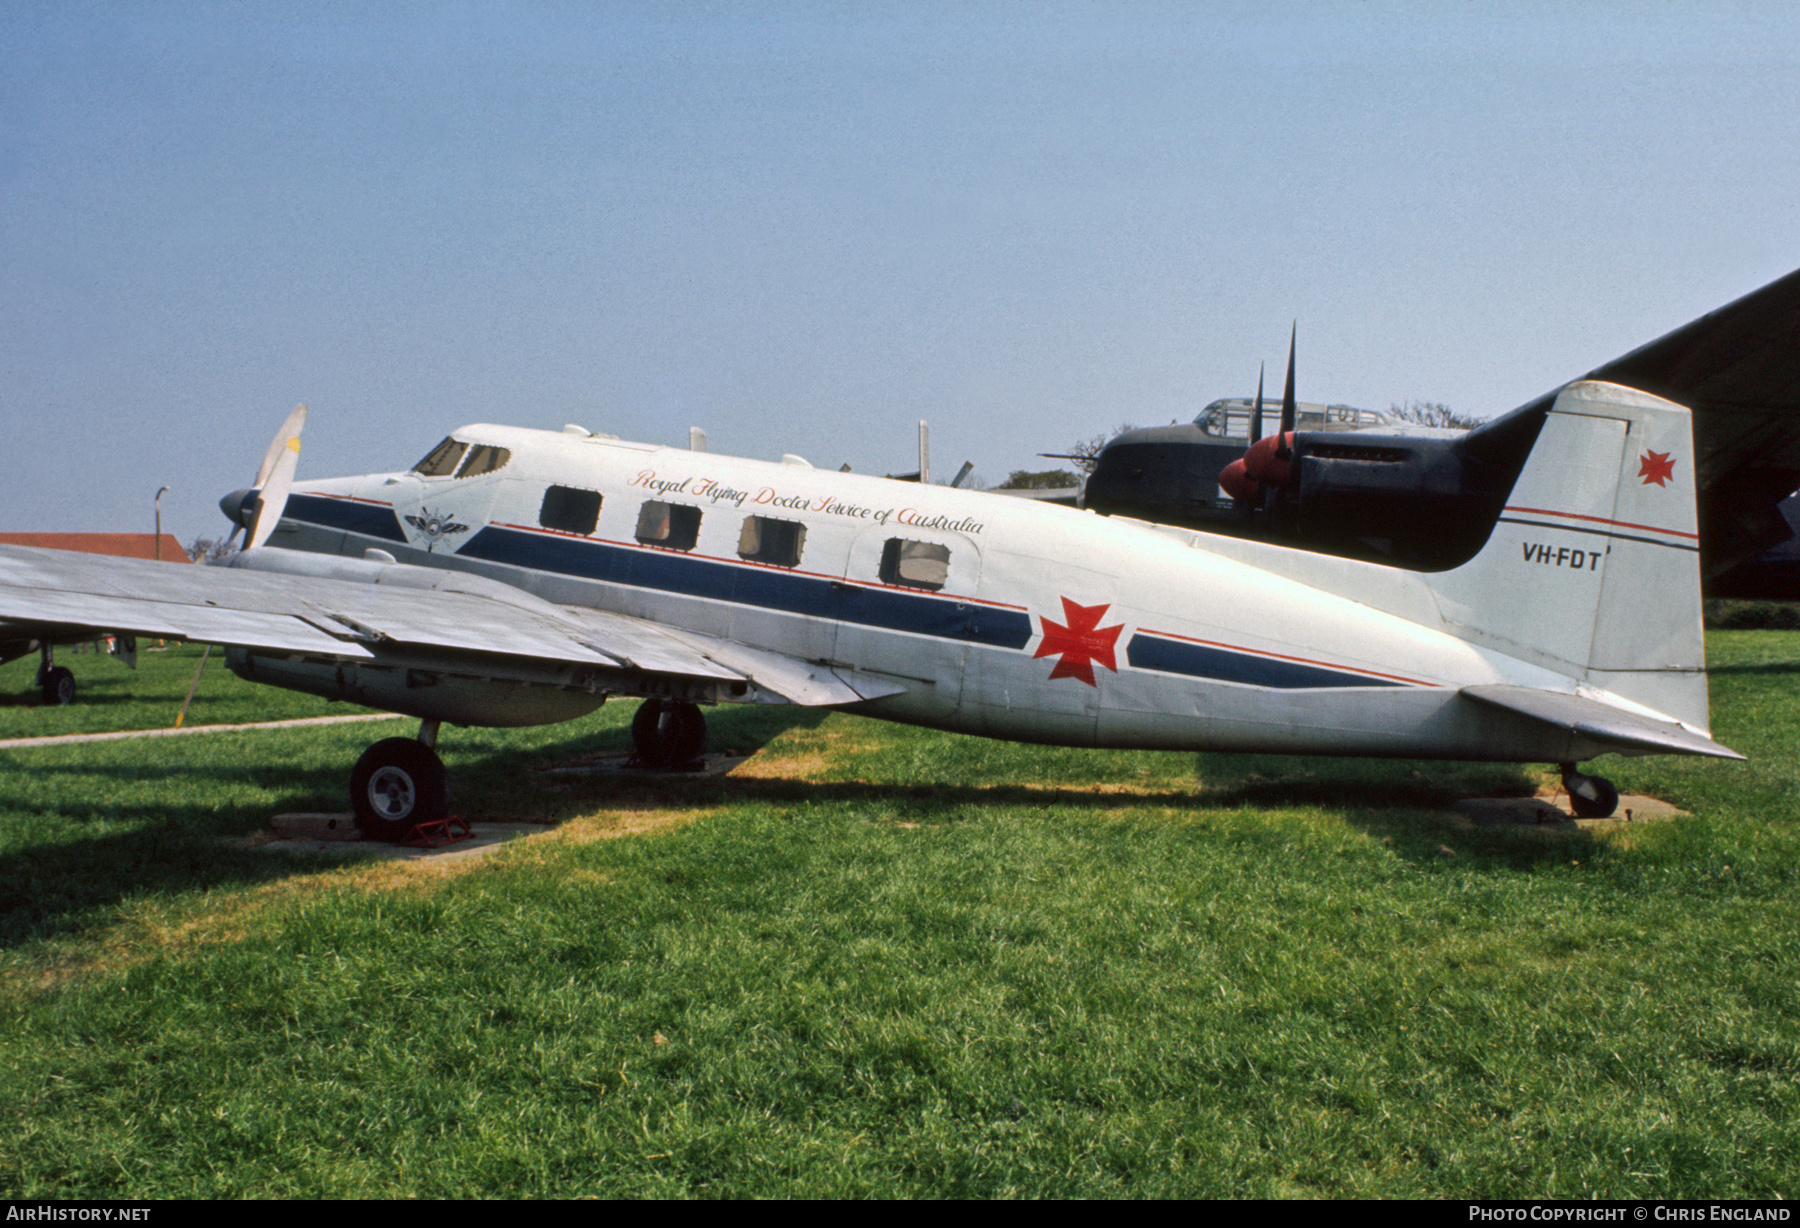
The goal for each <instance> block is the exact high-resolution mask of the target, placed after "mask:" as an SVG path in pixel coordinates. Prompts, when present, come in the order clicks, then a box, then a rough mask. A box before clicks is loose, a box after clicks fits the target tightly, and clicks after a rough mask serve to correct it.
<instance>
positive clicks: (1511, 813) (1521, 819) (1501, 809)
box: [1456, 789, 1687, 831]
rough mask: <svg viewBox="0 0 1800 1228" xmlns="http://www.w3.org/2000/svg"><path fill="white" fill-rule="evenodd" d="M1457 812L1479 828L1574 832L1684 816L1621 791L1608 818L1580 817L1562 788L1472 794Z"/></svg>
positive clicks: (1666, 805) (1652, 800)
mask: <svg viewBox="0 0 1800 1228" xmlns="http://www.w3.org/2000/svg"><path fill="white" fill-rule="evenodd" d="M1456 811H1457V813H1458V814H1459V815H1460V816H1461V817H1462V818H1464V819H1466V820H1467V821H1469V822H1470V823H1473V824H1475V825H1477V826H1479V827H1499V826H1508V825H1511V826H1529V827H1539V828H1549V829H1552V830H1554V829H1557V828H1561V829H1562V830H1564V831H1574V830H1578V829H1581V828H1592V827H1595V826H1597V825H1610V824H1614V823H1654V822H1661V821H1663V820H1667V819H1673V818H1677V817H1685V816H1686V814H1687V811H1685V810H1677V809H1676V808H1675V807H1673V806H1671V805H1669V803H1667V802H1665V801H1662V800H1661V799H1660V798H1654V797H1646V796H1644V795H1643V794H1642V793H1621V794H1620V795H1619V808H1618V809H1617V810H1615V811H1613V814H1612V817H1611V818H1607V819H1578V818H1576V817H1575V815H1574V812H1573V811H1571V810H1570V809H1569V795H1568V794H1567V793H1564V792H1563V791H1562V790H1561V789H1556V790H1546V791H1545V792H1543V793H1540V794H1539V795H1538V796H1536V797H1469V798H1464V799H1463V800H1462V801H1460V802H1457V803H1456Z"/></svg>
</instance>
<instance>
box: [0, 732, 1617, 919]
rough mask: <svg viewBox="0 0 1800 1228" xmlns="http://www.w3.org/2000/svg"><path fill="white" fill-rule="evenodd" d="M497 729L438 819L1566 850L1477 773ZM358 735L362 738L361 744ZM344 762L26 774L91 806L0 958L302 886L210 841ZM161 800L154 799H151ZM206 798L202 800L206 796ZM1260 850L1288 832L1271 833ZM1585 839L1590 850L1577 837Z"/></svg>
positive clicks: (32, 858)
mask: <svg viewBox="0 0 1800 1228" xmlns="http://www.w3.org/2000/svg"><path fill="white" fill-rule="evenodd" d="M830 715H831V713H830V712H829V711H827V710H824V709H806V708H791V707H741V708H728V709H720V710H718V711H716V712H715V713H714V714H713V715H712V716H711V717H710V718H709V725H710V726H711V743H712V745H714V746H719V747H730V748H732V749H734V750H737V751H739V752H740V753H753V752H755V751H757V750H760V749H761V748H762V747H764V746H766V745H767V744H768V743H769V742H770V741H771V740H773V739H774V738H776V737H778V736H780V735H782V734H784V733H787V732H789V731H790V730H796V729H807V728H813V727H816V726H817V725H819V724H820V723H821V722H823V721H824V720H826V719H827V718H828V717H829V716H830ZM514 737H515V735H512V734H509V733H507V732H505V731H491V730H454V731H447V732H446V734H445V736H444V739H443V741H442V742H441V743H440V750H441V751H442V752H443V753H444V754H445V757H446V759H447V760H448V762H449V764H450V767H451V772H452V780H453V787H454V795H453V802H452V808H453V810H455V811H458V812H460V813H464V814H467V815H469V816H470V817H471V818H473V819H475V820H476V821H477V822H480V821H482V820H486V821H490V822H495V821H514V822H519V821H523V822H535V823H542V824H545V825H555V824H559V823H562V822H566V821H568V820H570V819H573V818H576V817H579V816H583V815H588V814H592V813H594V812H595V811H597V810H605V809H635V810H684V809H692V810H713V809H718V808H721V807H726V806H731V805H759V804H760V805H766V806H772V807H779V808H802V807H809V806H843V805H849V806H853V807H855V808H857V809H858V810H862V811H865V812H871V813H875V814H878V815H882V816H884V817H889V818H891V819H893V820H895V821H907V820H910V821H916V822H920V823H956V822H967V821H972V820H978V819H981V818H983V817H987V816H989V815H991V814H993V813H995V812H998V811H1020V810H1026V811H1031V810H1037V811H1043V810H1049V809H1052V808H1057V809H1064V810H1070V811H1078V812H1087V813H1090V814H1098V815H1107V816H1111V817H1117V818H1121V819H1127V820H1129V819H1132V818H1134V817H1141V818H1142V819H1143V820H1145V821H1151V820H1154V821H1159V822H1160V821H1163V820H1164V819H1165V818H1166V816H1167V815H1168V813H1169V812H1191V811H1197V810H1202V809H1204V810H1213V811H1217V810H1234V809H1243V808H1250V809H1267V810H1282V809H1293V808H1318V809H1324V810H1328V811H1332V812H1336V813H1337V814H1339V815H1341V816H1342V818H1343V819H1344V821H1346V822H1348V823H1350V824H1351V825H1353V826H1355V827H1357V828H1359V829H1360V830H1363V831H1365V832H1367V833H1368V834H1370V835H1372V836H1375V837H1378V838H1380V839H1382V841H1383V843H1384V844H1387V845H1388V846H1389V847H1390V848H1391V849H1392V851H1393V853H1394V855H1395V856H1398V857H1402V858H1407V859H1412V860H1417V861H1420V862H1424V861H1426V860H1428V859H1432V858H1439V857H1442V856H1443V855H1444V850H1445V848H1446V846H1447V847H1448V848H1449V850H1450V851H1451V855H1453V856H1463V857H1466V858H1470V859H1472V860H1474V861H1476V862H1480V861H1482V860H1484V859H1493V858H1498V859H1500V860H1501V861H1504V862H1506V863H1507V864H1509V865H1520V864H1528V863H1530V862H1532V861H1535V860H1542V859H1545V858H1549V859H1554V860H1560V859H1562V858H1565V857H1567V856H1568V855H1569V854H1570V849H1571V848H1572V847H1573V845H1572V844H1571V843H1570V841H1572V840H1577V839H1583V840H1585V838H1584V837H1577V836H1575V835H1571V836H1568V837H1565V838H1564V839H1563V840H1559V841H1556V842H1555V843H1554V845H1550V844H1546V843H1545V842H1544V841H1543V840H1542V839H1536V838H1533V837H1536V836H1537V833H1535V832H1527V833H1524V835H1523V837H1521V835H1520V834H1518V833H1513V832H1505V831H1499V832H1496V831H1493V830H1490V829H1472V828H1469V827H1468V826H1467V825H1466V824H1459V823H1458V822H1457V821H1456V820H1455V819H1454V818H1452V817H1450V816H1449V815H1448V814H1447V813H1446V812H1447V810H1448V808H1449V806H1450V805H1451V804H1452V803H1453V802H1454V801H1456V800H1457V799H1458V798H1461V797H1465V796H1470V795H1472V794H1474V793H1477V792H1482V793H1486V794H1490V795H1491V794H1501V795H1505V794H1511V795H1529V794H1531V793H1532V792H1533V791H1534V790H1535V788H1536V781H1535V780H1534V779H1532V778H1531V777H1530V776H1529V775H1528V774H1527V770H1526V769H1525V768H1522V767H1517V766H1512V765H1493V764H1478V765H1469V764H1435V763H1421V764H1411V763H1402V762H1391V761H1385V762H1373V761H1366V760H1340V759H1321V758H1298V757H1295V758H1285V757H1280V756H1238V755H1202V756H1200V757H1199V758H1198V760H1197V761H1196V766H1197V769H1198V773H1199V777H1200V779H1199V780H1197V781H1195V782H1194V783H1193V784H1191V785H1179V784H1178V785H1168V784H1161V785H1156V784H1150V785H1145V786H1142V787H1130V786H1125V787H1121V786H1118V785H1116V784H1113V785H1100V786H1094V787H1088V786H1084V785H1081V784H1046V785H1033V784H1030V783H1028V782H1026V781H1022V780H1016V779H1015V780H1004V779H1003V780H998V781H995V782H994V783H972V782H971V783H957V782H954V781H932V782H929V783H918V784H913V783H899V782H891V781H854V780H853V781H815V780H809V779H805V778H803V777H802V776H800V775H799V774H798V771H797V772H796V775H794V776H791V777H790V776H780V775H773V776H771V775H761V776H753V775H749V774H744V775H723V776H719V775H712V776H707V775H699V774H695V775H693V776H684V775H681V774H658V773H647V772H644V773H640V772H633V771H622V772H621V771H612V772H603V773H596V774H593V775H577V776H564V775H558V776H554V777H553V776H549V775H547V774H546V772H545V771H544V769H545V768H548V767H551V766H554V765H558V764H567V763H569V762H571V761H581V760H592V759H594V758H596V757H599V756H603V755H606V754H609V753H611V754H623V753H625V752H627V751H628V750H629V748H630V732H629V729H628V728H627V727H626V726H625V725H623V724H615V725H612V726H609V727H607V728H602V729H598V730H596V729H592V728H589V729H584V730H581V731H579V732H576V731H574V730H573V729H571V733H570V736H568V737H565V738H562V739H559V740H557V741H553V742H545V743H540V744H538V745H535V746H532V747H530V748H520V747H519V746H518V745H517V742H516V740H511V739H513V738H514ZM373 740H374V739H371V741H373ZM349 766H350V764H349V763H348V762H341V763H334V762H323V763H318V764H317V765H316V766H310V765H301V764H297V763H294V762H292V760H291V757H290V758H289V760H288V761H287V762H283V763H280V764H273V763H271V762H269V761H267V760H264V761H260V762H244V761H243V760H241V759H239V760H230V759H226V760H223V761H220V762H216V763H208V764H199V765H195V764H187V765H183V766H181V767H180V768H179V769H175V768H166V767H165V768H161V769H157V768H153V767H150V766H147V765H145V764H141V763H129V762H128V763H99V764H93V763H78V764H33V765H32V766H31V767H30V769H29V770H30V771H31V773H32V774H33V775H34V776H44V775H49V774H62V773H66V774H67V775H68V776H70V777H72V778H73V777H85V778H88V779H95V778H98V779H101V780H105V781H108V782H111V783H110V784H109V786H108V788H107V791H106V792H105V793H104V795H102V794H100V793H98V792H90V793H87V794H82V793H81V792H80V791H79V789H78V788H74V787H72V788H71V789H70V790H69V791H68V794H67V800H61V799H60V796H59V800H58V802H56V803H55V804H53V805H52V806H50V807H47V808H46V807H43V806H38V807H37V808H36V812H37V813H38V814H41V815H43V816H44V818H45V820H46V821H47V822H49V823H54V822H56V821H61V822H63V823H66V824H70V825H72V826H73V827H74V828H75V830H76V833H77V834H74V835H72V836H70V837H69V838H65V839H62V840H60V841H59V840H56V839H54V838H52V839H51V840H48V841H46V842H43V843H39V844H35V845H32V846H30V847H25V848H15V849H14V851H11V852H7V853H0V948H8V947H14V946H18V945H20V944H23V943H27V942H30V941H33V940H37V939H42V938H45V937H50V936H53V935H57V934H67V933H76V932H81V931H83V930H86V929H89V928H92V927H94V926H96V925H105V924H108V923H110V921H111V920H112V917H111V916H110V914H111V911H112V910H113V909H114V908H115V907H116V906H117V905H118V904H120V903H121V902H122V901H124V900H126V899H127V898H130V897H133V896H156V895H160V894H164V893H178V892H197V891H206V890H209V889H213V888H225V887H234V886H245V885H252V884H257V883H263V882H269V881H273V880H279V879H281V878H284V877H288V876H291V875H294V874H306V873H313V872H316V871H317V870H318V869H319V868H320V862H319V860H318V859H317V858H316V857H312V856H308V855H303V854H295V855H291V856H280V855H271V854H269V853H266V852H260V851H255V850H252V849H247V848H236V847H232V846H230V845H229V844H226V843H224V842H223V841H222V840H221V837H224V836H234V835H242V834H245V833H246V831H248V830H251V829H253V828H254V829H261V828H262V826H263V825H264V824H265V823H266V822H267V819H268V817H269V816H272V815H274V814H277V813H280V812H282V811H286V810H314V809H320V808H325V809H332V810H336V809H339V808H341V807H343V806H344V805H345V801H344V785H345V777H346V775H347V773H348V769H349ZM159 771H160V772H161V773H162V775H163V776H164V777H165V778H166V777H167V776H168V775H170V774H172V773H174V772H176V771H179V774H180V776H181V779H182V781H183V783H184V784H186V783H187V782H190V781H191V782H192V788H191V790H189V792H190V793H191V794H192V796H193V797H194V798H195V800H194V801H192V802H188V801H185V800H152V799H151V798H150V796H148V795H149V794H151V793H153V792H155V791H154V790H149V789H145V790H140V791H138V796H137V798H136V799H135V800H134V798H133V795H132V793H131V791H130V788H129V786H130V785H131V784H132V783H133V782H136V781H147V780H148V779H149V778H151V777H153V776H154V775H156V774H157V772H159ZM272 774H273V775H275V776H277V777H278V778H279V783H278V784H276V785H274V786H273V791H274V792H275V797H274V800H273V801H271V802H268V803H259V804H258V805H257V806H256V807H255V810H256V813H255V814H245V813H243V811H242V808H233V807H223V808H222V807H221V806H220V805H219V803H218V802H217V801H216V800H207V799H208V797H209V794H208V790H209V787H210V786H231V785H246V784H250V785H255V786H256V787H258V788H260V789H263V790H264V791H268V790H270V788H271V785H270V778H271V775H272ZM164 792H165V793H166V791H164ZM217 796H218V790H217V789H216V788H214V789H213V790H212V792H211V798H213V799H216V797H217ZM99 817H103V818H104V819H105V821H106V822H107V824H108V826H109V827H110V828H111V829H113V830H111V831H109V832H108V833H107V834H95V835H87V834H84V833H81V832H80V828H81V827H82V826H84V825H86V824H87V823H88V822H91V821H92V820H94V819H96V818H99ZM1269 834H1270V838H1275V839H1286V838H1289V836H1288V835H1286V834H1284V833H1283V832H1282V831H1281V830H1279V829H1277V828H1274V827H1272V828H1271V829H1270V833H1269ZM1587 843H1591V841H1587Z"/></svg>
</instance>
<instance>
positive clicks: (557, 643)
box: [0, 546, 903, 725]
mask: <svg viewBox="0 0 1800 1228" xmlns="http://www.w3.org/2000/svg"><path fill="white" fill-rule="evenodd" d="M103 634H128V635H138V636H161V637H165V638H174V639H185V640H194V641H197V642H202V643H213V644H222V645H225V646H227V647H228V648H230V649H232V650H233V652H232V655H231V657H230V660H231V661H232V668H234V669H236V670H238V672H240V673H243V674H245V675H246V676H249V677H253V678H257V679H258V680H261V681H266V682H270V683H272V684H274V685H278V686H287V687H291V688H294V689H299V690H307V691H313V692H315V693H319V694H327V695H330V696H332V697H335V698H344V699H351V700H354V701H357V702H362V703H367V704H369V705H370V706H373V707H380V708H386V709H388V710H391V711H396V712H406V713H410V714H412V715H417V716H421V717H426V718H430V719H441V720H450V721H454V722H455V723H458V724H469V725H486V724H493V725H517V724H536V723H544V722H548V721H553V720H563V719H567V718H568V717H569V716H575V715H580V714H581V712H583V711H587V710H589V709H591V708H592V707H594V706H596V705H597V704H598V703H599V702H601V700H603V699H604V698H605V697H606V696H607V695H609V694H638V695H664V696H669V697H673V698H679V699H684V700H690V701H698V702H715V701H734V702H765V703H768V702H773V703H796V704H805V705H812V706H824V705H841V704H853V703H858V702H861V701H863V700H866V699H873V698H878V697H880V696H882V695H891V694H895V693H897V692H899V691H900V690H902V689H903V688H902V687H900V686H898V685H896V684H893V683H890V682H888V681H886V680H881V679H873V678H868V677H864V676H848V677H846V676H844V675H841V674H840V673H838V672H836V671H834V670H832V669H830V668H829V667H827V666H824V665H821V664H814V663H808V662H804V661H798V660H795V659H794V658H791V657H787V656H783V655H781V654H779V653H773V652H768V651H766V650H762V649H757V648H752V647H749V646H746V645H742V644H736V643H733V642H731V641H728V640H722V639H718V638H716V637H712V636H706V635H700V634H696V633H692V632H685V631H677V630H674V629H672V628H667V627H663V626H660V625H658V624H656V623H653V622H650V621H648V620H645V619H641V618H632V617H628V616H625V615H620V614H613V613H608V612H605V611H600V610H591V609H581V608H577V607H570V606H558V605H553V604H551V603H549V602H546V601H543V600H541V599H539V598H537V597H534V596H532V595H531V594H529V593H526V592H524V591H523V590H520V589H517V588H513V587H512V586H509V585H506V584H502V583H500V582H498V581H495V580H490V579H487V578H485V577H481V576H475V575H470V574H468V573H463V572H454V571H445V570H439V569H435V568H423V567H414V566H409V565H405V564H396V563H384V562H376V561H370V560H362V559H343V558H336V557H332V556H325V555H308V554H300V553H298V552H294V551H287V550H278V549H271V548H268V547H264V548H261V549H258V550H249V551H245V552H244V553H243V554H242V555H240V556H238V558H237V560H235V561H234V564H233V565H232V566H230V567H182V566H172V565H170V564H167V563H156V562H150V561H146V560H140V559H122V558H113V557H108V556H101V555H91V554H76V553H70V552H67V551H59V550H39V549H32V548H29V547H21V546H0V639H5V640H20V639H25V638H42V639H75V638H91V637H92V636H96V635H103Z"/></svg>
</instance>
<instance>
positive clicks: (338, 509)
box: [282, 495, 406, 545]
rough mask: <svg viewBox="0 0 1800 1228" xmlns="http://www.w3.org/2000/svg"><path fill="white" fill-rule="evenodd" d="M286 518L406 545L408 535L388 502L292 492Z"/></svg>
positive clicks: (284, 512) (284, 513)
mask: <svg viewBox="0 0 1800 1228" xmlns="http://www.w3.org/2000/svg"><path fill="white" fill-rule="evenodd" d="M282 517H283V519H293V520H304V521H306V522H307V523H308V524H316V525H323V526H324V527H325V528H328V529H342V530H344V531H345V532H347V533H361V534H362V535H363V536H364V537H379V538H381V539H382V540H383V541H390V542H399V543H401V544H402V545H405V544H406V534H405V533H403V532H401V531H400V521H399V520H398V519H397V518H396V517H395V515H394V509H393V508H391V507H389V506H388V505H387V504H385V503H353V502H351V501H350V500H348V499H326V498H322V497H321V496H319V495H289V496H288V501H287V506H286V507H285V508H283V509H282Z"/></svg>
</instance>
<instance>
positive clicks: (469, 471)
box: [412, 435, 512, 478]
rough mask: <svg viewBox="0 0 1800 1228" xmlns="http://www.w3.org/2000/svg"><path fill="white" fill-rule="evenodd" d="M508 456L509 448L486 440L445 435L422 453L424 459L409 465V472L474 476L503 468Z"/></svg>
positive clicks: (510, 454) (432, 475) (421, 475)
mask: <svg viewBox="0 0 1800 1228" xmlns="http://www.w3.org/2000/svg"><path fill="white" fill-rule="evenodd" d="M511 459H512V452H511V450H510V449H507V448H500V447H495V446H494V445H492V444H485V443H477V444H469V443H465V442H464V441H463V440H460V439H458V438H456V437H455V436H454V435H446V436H444V440H443V442H442V443H440V444H438V446H437V447H435V448H433V449H432V450H431V451H429V452H427V453H426V454H425V459H424V460H421V461H420V462H419V463H418V464H416V465H414V466H413V467H412V471H413V472H414V473H416V474H418V475H419V476H420V477H427V478H447V477H452V476H455V477H459V478H473V477H480V476H481V475H482V474H484V473H492V472H494V471H495V470H496V469H501V468H504V467H505V466H506V462H507V461H509V460H511Z"/></svg>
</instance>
